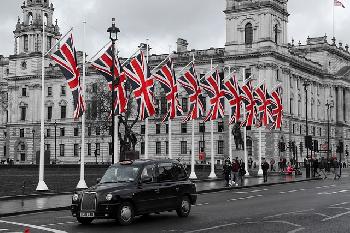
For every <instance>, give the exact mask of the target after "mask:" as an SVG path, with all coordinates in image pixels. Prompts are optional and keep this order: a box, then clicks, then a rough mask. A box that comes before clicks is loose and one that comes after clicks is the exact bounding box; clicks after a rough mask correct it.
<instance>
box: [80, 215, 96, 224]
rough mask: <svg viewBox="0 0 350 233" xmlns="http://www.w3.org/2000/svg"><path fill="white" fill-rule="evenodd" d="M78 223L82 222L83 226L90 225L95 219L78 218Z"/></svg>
mask: <svg viewBox="0 0 350 233" xmlns="http://www.w3.org/2000/svg"><path fill="white" fill-rule="evenodd" d="M77 220H78V222H80V223H81V224H83V225H89V224H91V222H92V221H93V220H94V219H93V218H81V217H77Z"/></svg>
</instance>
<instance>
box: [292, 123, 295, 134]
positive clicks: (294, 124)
mask: <svg viewBox="0 0 350 233" xmlns="http://www.w3.org/2000/svg"><path fill="white" fill-rule="evenodd" d="M292 127H293V134H295V124H293V126H292Z"/></svg>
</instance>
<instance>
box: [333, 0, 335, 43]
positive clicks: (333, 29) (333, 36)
mask: <svg viewBox="0 0 350 233" xmlns="http://www.w3.org/2000/svg"><path fill="white" fill-rule="evenodd" d="M334 5H335V4H334V0H333V38H334V37H335V35H334V21H335V16H334Z"/></svg>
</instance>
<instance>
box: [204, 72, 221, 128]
mask: <svg viewBox="0 0 350 233" xmlns="http://www.w3.org/2000/svg"><path fill="white" fill-rule="evenodd" d="M200 82H201V87H202V88H203V90H205V92H206V93H207V94H208V97H209V100H210V106H211V107H210V110H209V112H208V114H207V116H206V117H205V119H204V121H205V122H206V121H208V120H212V121H213V120H216V119H218V118H223V117H224V114H225V90H224V87H223V84H222V81H221V78H220V75H219V71H218V70H216V71H214V72H212V73H211V74H210V75H208V76H205V77H203V78H202V79H201V80H200Z"/></svg>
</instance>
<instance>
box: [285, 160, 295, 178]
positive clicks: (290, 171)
mask: <svg viewBox="0 0 350 233" xmlns="http://www.w3.org/2000/svg"><path fill="white" fill-rule="evenodd" d="M293 172H294V168H293V166H292V163H290V162H289V163H288V167H287V175H293Z"/></svg>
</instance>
